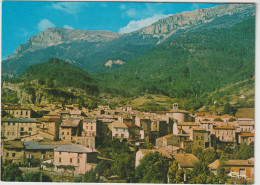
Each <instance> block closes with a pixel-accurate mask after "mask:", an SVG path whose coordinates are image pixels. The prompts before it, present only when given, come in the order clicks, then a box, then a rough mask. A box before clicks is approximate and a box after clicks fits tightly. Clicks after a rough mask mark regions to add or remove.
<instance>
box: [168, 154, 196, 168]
mask: <svg viewBox="0 0 260 185" xmlns="http://www.w3.org/2000/svg"><path fill="white" fill-rule="evenodd" d="M173 158H174V159H175V160H176V162H177V163H178V169H179V170H181V169H182V170H186V169H189V170H192V169H193V166H194V163H196V162H198V161H199V159H198V158H197V157H196V156H195V155H193V154H186V153H178V154H176V155H174V156H173Z"/></svg>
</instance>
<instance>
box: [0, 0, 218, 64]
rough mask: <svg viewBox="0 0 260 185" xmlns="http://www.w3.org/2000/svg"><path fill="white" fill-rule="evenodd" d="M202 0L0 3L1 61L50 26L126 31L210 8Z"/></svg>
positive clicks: (212, 5)
mask: <svg viewBox="0 0 260 185" xmlns="http://www.w3.org/2000/svg"><path fill="white" fill-rule="evenodd" d="M217 5H219V4H206V3H140V2H139V3H136V2H135V3H132V2H41V1H38V2H36V1H34V2H33V1H27V2H19V1H4V2H3V3H2V60H5V59H6V58H7V57H8V56H10V55H12V54H14V52H15V50H16V49H17V47H18V46H19V45H20V44H24V43H26V41H27V40H28V39H29V38H30V37H31V36H33V35H36V34H39V33H40V32H42V31H44V30H46V29H47V28H51V27H60V28H66V29H80V30H106V31H112V32H116V33H129V32H131V31H135V30H137V29H140V28H142V27H146V26H149V25H150V24H152V23H154V22H156V21H158V20H159V19H162V18H165V17H168V16H170V15H172V14H176V13H181V12H183V11H192V10H196V9H198V8H210V7H214V6H217Z"/></svg>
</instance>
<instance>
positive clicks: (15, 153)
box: [1, 140, 24, 166]
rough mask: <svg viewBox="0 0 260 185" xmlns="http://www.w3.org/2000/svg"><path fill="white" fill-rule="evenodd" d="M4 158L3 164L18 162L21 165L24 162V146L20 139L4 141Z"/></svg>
mask: <svg viewBox="0 0 260 185" xmlns="http://www.w3.org/2000/svg"><path fill="white" fill-rule="evenodd" d="M2 145H3V146H2V152H1V153H2V159H3V164H4V165H8V164H10V163H17V164H18V165H19V166H21V165H22V164H23V163H24V146H23V143H22V142H21V141H20V140H18V141H4V142H3V143H2Z"/></svg>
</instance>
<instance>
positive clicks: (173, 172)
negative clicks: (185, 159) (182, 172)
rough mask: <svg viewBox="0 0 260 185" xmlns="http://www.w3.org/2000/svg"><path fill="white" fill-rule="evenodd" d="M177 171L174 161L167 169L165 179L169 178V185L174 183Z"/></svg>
mask: <svg viewBox="0 0 260 185" xmlns="http://www.w3.org/2000/svg"><path fill="white" fill-rule="evenodd" d="M177 171H178V163H177V161H174V162H173V163H172V165H171V166H170V168H169V171H168V174H167V177H168V178H169V183H176V173H177Z"/></svg>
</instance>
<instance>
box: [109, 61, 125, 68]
mask: <svg viewBox="0 0 260 185" xmlns="http://www.w3.org/2000/svg"><path fill="white" fill-rule="evenodd" d="M113 64H116V65H124V64H125V62H124V61H122V60H109V61H107V62H106V63H105V66H106V67H110V68H111V67H112V65H113Z"/></svg>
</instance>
